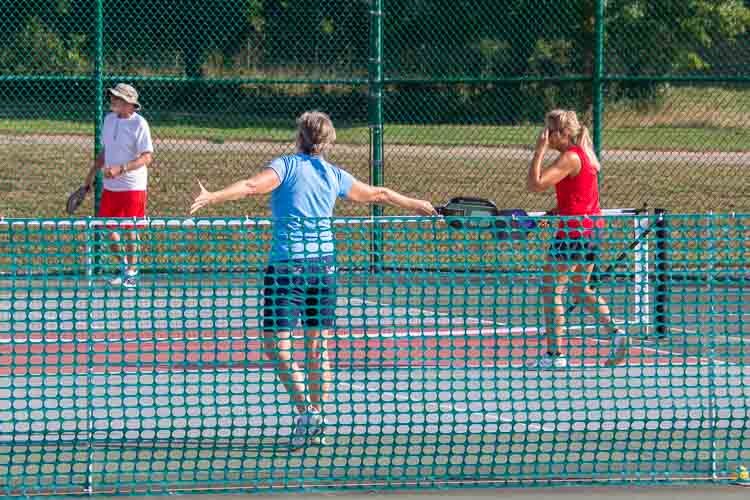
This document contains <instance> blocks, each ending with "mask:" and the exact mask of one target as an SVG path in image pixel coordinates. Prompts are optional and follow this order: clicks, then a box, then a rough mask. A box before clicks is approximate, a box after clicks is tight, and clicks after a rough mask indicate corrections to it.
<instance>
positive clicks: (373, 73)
mask: <svg viewBox="0 0 750 500" xmlns="http://www.w3.org/2000/svg"><path fill="white" fill-rule="evenodd" d="M367 108H368V110H367V111H368V113H367V115H368V122H369V123H368V125H369V129H370V178H371V179H372V184H373V185H375V186H382V185H383V0H371V2H370V53H369V65H368V99H367ZM370 214H371V216H372V217H377V216H380V215H382V214H383V209H382V207H380V206H377V205H375V206H373V207H372V208H371V211H370ZM370 238H371V239H370V241H371V244H370V248H371V253H370V266H371V268H373V269H374V268H376V267H377V265H378V262H379V260H380V259H379V257H378V256H379V249H380V247H381V243H382V235H381V234H380V232H379V231H378V227H377V224H373V226H372V230H371V233H370Z"/></svg>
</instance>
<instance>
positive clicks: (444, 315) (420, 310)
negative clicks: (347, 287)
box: [348, 297, 507, 326]
mask: <svg viewBox="0 0 750 500" xmlns="http://www.w3.org/2000/svg"><path fill="white" fill-rule="evenodd" d="M348 300H349V303H350V304H351V303H352V302H353V301H357V302H360V303H359V304H355V305H359V306H372V307H389V308H391V309H396V308H403V307H404V306H397V305H394V304H383V303H381V302H377V301H372V300H363V299H358V298H356V297H352V298H349V299H348ZM406 312H407V314H413V313H414V314H417V315H420V316H423V317H427V316H438V317H440V318H451V317H452V316H451V315H450V314H448V313H441V312H440V311H438V310H436V309H428V308H418V307H407V308H406ZM461 318H462V319H465V320H466V321H471V322H473V323H474V324H477V325H491V326H496V325H506V324H507V323H503V322H501V321H498V322H494V321H491V320H488V319H482V318H474V317H471V316H467V317H463V316H462V317H461Z"/></svg>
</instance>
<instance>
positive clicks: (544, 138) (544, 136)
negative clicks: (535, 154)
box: [536, 127, 549, 151]
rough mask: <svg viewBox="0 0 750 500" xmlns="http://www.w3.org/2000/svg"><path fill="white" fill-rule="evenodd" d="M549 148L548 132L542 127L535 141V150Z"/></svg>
mask: <svg viewBox="0 0 750 500" xmlns="http://www.w3.org/2000/svg"><path fill="white" fill-rule="evenodd" d="M547 146H549V130H548V129H547V127H544V128H543V129H542V131H541V132H540V133H539V137H538V138H537V140H536V150H537V151H539V150H545V149H547Z"/></svg>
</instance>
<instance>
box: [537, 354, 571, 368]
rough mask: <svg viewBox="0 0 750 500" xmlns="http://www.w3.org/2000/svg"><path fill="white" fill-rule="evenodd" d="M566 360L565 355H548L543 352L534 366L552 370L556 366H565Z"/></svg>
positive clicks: (566, 364)
mask: <svg viewBox="0 0 750 500" xmlns="http://www.w3.org/2000/svg"><path fill="white" fill-rule="evenodd" d="M567 366H568V360H567V359H565V356H562V355H560V356H550V355H549V354H545V355H544V356H542V357H541V358H540V359H539V360H538V361H537V362H536V367H537V368H539V369H540V370H552V369H556V368H567Z"/></svg>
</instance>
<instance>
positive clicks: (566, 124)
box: [544, 109, 602, 170]
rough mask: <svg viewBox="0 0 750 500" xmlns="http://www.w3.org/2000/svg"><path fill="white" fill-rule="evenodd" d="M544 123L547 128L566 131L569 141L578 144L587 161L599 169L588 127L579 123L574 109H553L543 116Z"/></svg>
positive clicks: (599, 164)
mask: <svg viewBox="0 0 750 500" xmlns="http://www.w3.org/2000/svg"><path fill="white" fill-rule="evenodd" d="M544 121H545V123H546V124H547V128H548V129H549V130H559V131H560V132H563V131H565V132H567V133H568V135H569V136H570V141H571V142H572V143H573V144H575V145H577V146H580V147H581V149H583V150H584V151H585V152H586V155H587V156H588V157H589V162H591V165H592V166H593V167H594V168H595V169H596V170H601V168H602V165H601V163H600V162H599V159H598V158H597V157H596V153H595V152H594V143H593V141H592V140H591V135H590V134H589V129H588V128H586V126H585V125H581V122H580V121H579V120H578V115H577V114H576V112H575V111H568V110H564V109H553V110H552V111H550V112H549V113H547V116H546V117H545V120H544Z"/></svg>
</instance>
